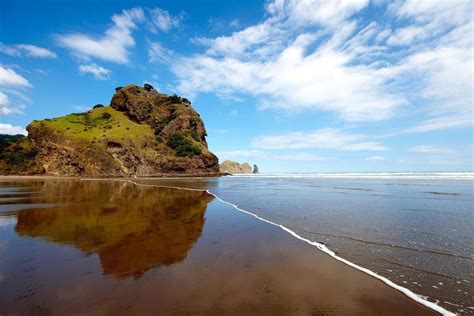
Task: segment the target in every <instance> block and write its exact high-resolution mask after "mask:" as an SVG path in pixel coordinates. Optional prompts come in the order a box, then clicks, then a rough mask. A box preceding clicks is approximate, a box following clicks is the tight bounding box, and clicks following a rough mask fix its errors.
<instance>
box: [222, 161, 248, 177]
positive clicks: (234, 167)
mask: <svg viewBox="0 0 474 316" xmlns="http://www.w3.org/2000/svg"><path fill="white" fill-rule="evenodd" d="M219 171H220V172H222V173H231V174H245V173H252V167H251V166H250V165H249V164H248V163H246V162H244V163H243V164H240V163H238V162H235V161H231V160H225V161H224V162H223V163H221V164H220V165H219Z"/></svg>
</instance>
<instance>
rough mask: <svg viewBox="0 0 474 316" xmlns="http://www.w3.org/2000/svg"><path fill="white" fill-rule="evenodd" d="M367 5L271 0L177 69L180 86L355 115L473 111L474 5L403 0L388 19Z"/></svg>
mask: <svg viewBox="0 0 474 316" xmlns="http://www.w3.org/2000/svg"><path fill="white" fill-rule="evenodd" d="M439 2H442V1H439ZM367 5H368V1H321V2H317V1H309V0H308V1H291V0H289V1H282V0H281V1H280V0H274V1H270V2H268V3H267V5H266V11H267V14H268V15H267V17H266V19H264V20H263V21H262V22H261V23H258V24H255V25H252V26H249V27H247V28H245V29H243V30H241V31H238V32H234V33H232V34H231V35H229V36H219V37H216V38H200V39H197V40H194V43H197V44H200V45H205V46H206V47H207V48H206V50H205V51H204V52H203V53H200V54H195V55H192V56H190V57H181V58H178V60H177V62H176V63H175V64H174V65H172V71H173V72H174V74H175V75H176V76H177V78H178V82H179V84H178V90H179V92H180V93H182V94H187V95H191V96H193V95H196V94H198V93H216V94H217V95H218V96H220V97H222V98H229V97H230V96H232V95H233V94H248V95H251V96H254V97H256V98H258V100H260V104H259V108H261V109H283V110H286V111H301V110H314V109H316V110H319V111H327V112H331V113H335V114H337V115H338V116H339V117H341V118H342V119H344V120H347V121H377V120H385V119H390V118H393V117H394V116H396V115H397V114H398V113H399V112H403V113H404V115H405V116H406V115H407V112H408V115H410V114H411V113H413V114H412V115H414V116H416V119H417V120H419V121H429V120H432V119H441V118H442V117H447V116H457V115H460V114H464V115H467V114H468V113H471V112H472V110H471V107H470V105H471V104H472V103H473V97H472V90H473V89H472V88H473V87H472V77H473V73H472V60H473V56H472V38H473V33H472V32H473V31H472V30H473V24H472V14H471V13H472V5H470V4H469V3H468V1H460V3H456V4H454V5H450V3H448V2H446V1H444V2H443V4H439V3H438V2H437V1H411V0H408V1H406V2H405V1H399V2H396V3H394V4H392V5H390V8H389V9H388V14H392V15H393V16H394V18H395V21H393V19H386V20H383V21H381V22H378V23H380V24H378V23H376V22H374V21H371V22H364V21H363V20H362V19H359V18H358V16H357V14H358V13H359V12H361V10H363V9H364V8H366V7H367ZM383 5H385V4H383ZM446 19H449V21H448V22H445V23H443V21H444V20H446ZM397 20H400V21H402V22H398V21H397ZM364 23H365V24H364ZM400 25H403V27H400ZM386 42H388V44H387V43H386ZM391 45H397V46H398V47H397V48H396V49H395V48H393V47H392V46H391ZM467 116H469V115H467ZM453 126H454V125H453Z"/></svg>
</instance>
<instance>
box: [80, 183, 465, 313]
mask: <svg viewBox="0 0 474 316" xmlns="http://www.w3.org/2000/svg"><path fill="white" fill-rule="evenodd" d="M94 180H95V181H122V182H128V183H132V184H134V185H137V186H144V187H155V188H169V189H177V190H186V191H198V192H206V193H207V194H209V195H212V196H213V197H214V198H216V199H217V200H218V201H220V202H221V203H224V204H227V205H229V206H231V207H233V208H234V209H236V210H237V211H239V212H242V213H245V214H247V215H250V216H253V217H255V218H256V219H258V220H260V221H263V222H265V223H268V224H270V225H273V226H276V227H279V228H280V229H282V230H283V231H285V232H287V233H288V234H290V235H292V236H293V237H295V238H298V239H299V240H302V241H304V242H306V243H308V244H310V245H311V246H314V247H316V248H317V249H319V250H321V251H322V252H324V253H325V254H327V255H329V256H331V257H332V258H334V259H336V260H338V261H340V262H342V263H344V264H346V265H348V266H350V267H352V268H354V269H356V270H359V271H361V272H364V273H366V274H368V275H369V276H371V277H373V278H375V279H378V280H380V281H382V282H383V283H385V284H386V285H388V286H390V287H391V288H393V289H395V290H398V291H399V292H401V293H403V294H404V295H405V296H407V297H409V298H410V299H412V300H414V301H415V302H417V303H419V304H421V305H423V306H425V307H428V308H430V309H432V310H433V311H436V312H438V313H440V314H441V315H445V316H456V314H455V313H453V312H450V311H448V310H447V309H445V308H444V307H442V306H439V305H438V304H436V303H434V302H430V301H428V300H427V298H426V297H424V296H421V295H419V294H416V293H414V292H412V291H411V290H409V289H407V288H405V287H402V286H400V285H398V284H395V283H394V282H392V281H391V280H389V279H387V278H385V277H383V276H381V275H379V274H377V273H375V272H374V271H372V270H369V269H367V268H364V267H361V266H359V265H357V264H355V263H353V262H351V261H349V260H347V259H344V258H342V257H339V256H338V255H337V254H336V253H335V252H334V251H332V250H330V249H329V248H328V247H326V245H324V244H322V243H319V242H315V241H311V240H309V239H307V238H304V237H302V236H300V235H298V234H297V233H296V232H295V231H293V230H291V229H289V228H288V227H286V226H283V225H281V224H277V223H275V222H272V221H269V220H267V219H265V218H263V217H260V216H259V215H257V214H255V213H252V212H249V211H246V210H244V209H241V208H240V207H238V206H237V205H236V204H233V203H230V202H227V201H225V200H223V199H222V198H220V197H219V196H218V195H216V194H215V193H213V192H211V191H209V190H204V189H191V188H183V187H176V186H164V185H157V184H145V183H138V182H135V181H132V180H129V179H107V180H104V179H81V181H94Z"/></svg>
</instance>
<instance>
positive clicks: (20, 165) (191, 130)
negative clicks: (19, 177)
mask: <svg viewBox="0 0 474 316" xmlns="http://www.w3.org/2000/svg"><path fill="white" fill-rule="evenodd" d="M27 130H28V136H27V137H25V138H23V139H20V140H17V141H16V142H13V143H12V144H10V145H9V146H7V147H6V148H4V149H3V150H2V152H1V154H0V155H1V157H2V159H0V174H48V175H72V176H76V175H81V176H135V175H136V176H153V175H161V174H177V173H185V174H209V173H216V172H218V171H219V167H218V160H217V157H216V156H215V155H214V154H212V153H211V152H210V151H209V150H208V148H207V142H206V136H207V134H206V130H205V128H204V123H203V121H202V120H201V118H200V117H199V114H198V113H197V112H196V111H195V110H194V109H193V108H192V106H191V104H190V102H189V101H188V100H186V99H183V98H180V97H178V96H176V95H175V96H167V95H165V94H161V93H158V92H157V91H155V90H154V89H153V88H152V87H151V86H150V85H145V87H139V86H136V85H129V86H126V87H120V88H117V89H116V93H115V94H114V96H113V97H112V100H111V103H110V106H102V105H97V106H95V107H94V109H92V110H90V111H88V112H86V113H74V114H70V115H67V116H64V117H59V118H55V119H46V120H43V121H34V122H32V123H31V124H30V125H29V126H28V127H27Z"/></svg>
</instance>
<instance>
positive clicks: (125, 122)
mask: <svg viewBox="0 0 474 316" xmlns="http://www.w3.org/2000/svg"><path fill="white" fill-rule="evenodd" d="M31 127H32V128H35V127H46V128H48V129H50V130H52V131H54V132H55V133H57V134H58V136H63V137H65V138H70V139H75V140H79V141H88V142H89V141H90V142H92V141H100V139H101V138H106V139H108V140H112V141H121V140H124V139H126V138H130V137H133V139H134V141H140V142H141V141H144V140H146V139H150V138H153V130H152V128H151V127H150V126H148V125H146V124H139V123H136V122H133V121H131V120H130V119H129V118H128V117H127V116H126V115H125V114H124V113H123V112H119V111H117V110H115V109H113V108H112V107H110V106H106V107H96V108H95V109H92V110H90V111H88V112H85V113H72V114H69V115H66V116H62V117H58V118H54V119H46V120H43V121H34V122H33V123H31Z"/></svg>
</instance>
